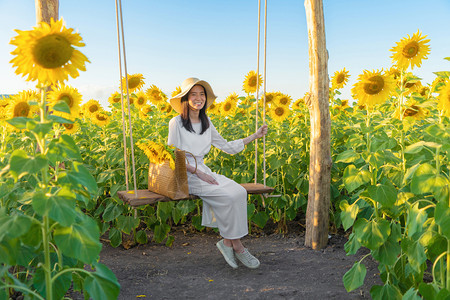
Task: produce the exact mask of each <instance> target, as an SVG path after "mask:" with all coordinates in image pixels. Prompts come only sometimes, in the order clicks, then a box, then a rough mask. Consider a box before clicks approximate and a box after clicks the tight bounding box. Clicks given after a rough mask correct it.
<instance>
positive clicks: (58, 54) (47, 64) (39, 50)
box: [32, 34, 73, 69]
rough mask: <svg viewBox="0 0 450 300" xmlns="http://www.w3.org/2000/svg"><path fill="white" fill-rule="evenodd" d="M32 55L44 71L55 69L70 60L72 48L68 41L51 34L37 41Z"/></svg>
mask: <svg viewBox="0 0 450 300" xmlns="http://www.w3.org/2000/svg"><path fill="white" fill-rule="evenodd" d="M32 53H33V57H34V60H35V62H36V63H37V64H38V65H40V66H41V67H43V68H46V69H55V68H59V67H61V66H63V65H64V64H66V63H67V62H68V61H69V60H70V58H71V57H72V53H73V47H72V46H71V44H70V42H69V41H68V40H66V39H65V38H64V37H62V36H60V35H59V34H51V35H48V36H44V37H43V38H40V39H39V40H37V42H36V45H34V46H33V50H32Z"/></svg>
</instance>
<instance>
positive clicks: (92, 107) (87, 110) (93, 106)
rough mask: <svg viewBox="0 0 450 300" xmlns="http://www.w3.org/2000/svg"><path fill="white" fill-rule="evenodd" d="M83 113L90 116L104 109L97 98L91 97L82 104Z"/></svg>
mask: <svg viewBox="0 0 450 300" xmlns="http://www.w3.org/2000/svg"><path fill="white" fill-rule="evenodd" d="M82 109H83V113H84V115H85V116H87V117H89V116H91V115H93V114H94V113H96V112H97V111H101V110H103V109H102V107H101V106H100V103H98V101H97V100H94V99H91V100H89V101H88V102H86V103H85V104H83V106H82Z"/></svg>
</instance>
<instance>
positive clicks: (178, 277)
mask: <svg viewBox="0 0 450 300" xmlns="http://www.w3.org/2000/svg"><path fill="white" fill-rule="evenodd" d="M174 235H175V242H174V244H173V247H172V248H168V247H166V246H164V245H155V244H153V243H149V244H147V245H139V246H137V247H134V248H131V249H129V250H124V249H123V248H121V247H120V248H112V247H111V246H109V245H106V244H105V245H104V247H103V250H102V252H101V261H102V262H103V263H104V264H106V265H107V266H108V267H109V268H110V269H111V270H112V271H113V272H114V273H115V274H116V276H117V278H118V280H119V283H120V284H121V292H120V296H119V299H314V300H320V299H367V298H370V294H369V290H370V287H371V286H372V285H373V284H380V281H379V279H378V276H377V275H375V274H376V273H378V270H377V268H376V264H375V263H374V262H373V261H371V260H370V259H366V260H365V265H366V267H367V276H366V280H365V285H364V286H362V287H361V288H360V289H358V290H356V291H353V292H351V293H347V291H346V290H345V288H344V286H343V283H342V276H343V275H344V273H345V272H346V271H347V270H348V269H349V268H351V266H352V265H353V263H354V261H356V260H357V259H359V258H361V257H362V255H364V254H365V253H367V250H366V251H361V250H360V252H359V253H358V254H357V255H354V256H350V257H348V256H346V255H345V251H344V244H345V242H346V238H345V237H343V236H341V235H334V236H332V237H331V238H330V240H329V245H328V247H327V248H326V249H323V250H321V251H314V250H311V249H309V248H306V247H304V237H303V233H301V234H300V235H294V234H291V235H289V236H288V237H282V236H280V235H277V234H272V235H267V236H264V235H263V236H248V237H245V238H244V239H243V242H244V245H245V246H246V247H248V248H249V249H250V251H251V252H252V253H253V254H254V255H255V256H256V257H258V258H259V260H260V261H261V266H260V267H259V268H258V269H256V270H251V269H247V268H245V267H244V266H242V265H240V266H239V268H238V269H232V268H231V267H229V266H228V265H227V264H226V262H225V260H224V259H223V257H222V255H221V254H220V252H219V251H218V250H217V248H216V246H215V243H216V242H217V241H218V240H219V239H220V237H219V235H218V234H216V233H214V232H210V233H189V234H184V233H183V232H181V231H180V232H175V233H174ZM74 298H78V297H74Z"/></svg>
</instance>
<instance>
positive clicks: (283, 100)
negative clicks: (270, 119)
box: [280, 97, 288, 105]
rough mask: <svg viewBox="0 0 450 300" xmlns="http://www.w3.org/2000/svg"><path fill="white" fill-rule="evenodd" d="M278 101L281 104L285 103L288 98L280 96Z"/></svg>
mask: <svg viewBox="0 0 450 300" xmlns="http://www.w3.org/2000/svg"><path fill="white" fill-rule="evenodd" d="M280 103H281V104H283V105H286V104H287V103H288V99H287V98H286V97H282V98H281V99H280Z"/></svg>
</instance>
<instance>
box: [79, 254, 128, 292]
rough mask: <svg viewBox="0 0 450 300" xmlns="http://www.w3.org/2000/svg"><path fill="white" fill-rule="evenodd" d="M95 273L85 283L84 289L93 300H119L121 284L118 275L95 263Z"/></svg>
mask: <svg viewBox="0 0 450 300" xmlns="http://www.w3.org/2000/svg"><path fill="white" fill-rule="evenodd" d="M94 267H95V272H93V273H90V274H89V276H87V277H86V280H85V281H84V289H85V290H86V291H87V292H88V293H89V295H90V296H91V297H92V298H93V299H117V298H118V297H119V292H120V284H119V282H118V281H117V278H116V275H114V273H113V272H111V270H110V269H108V267H107V266H105V265H103V264H101V263H97V262H95V263H94Z"/></svg>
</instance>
